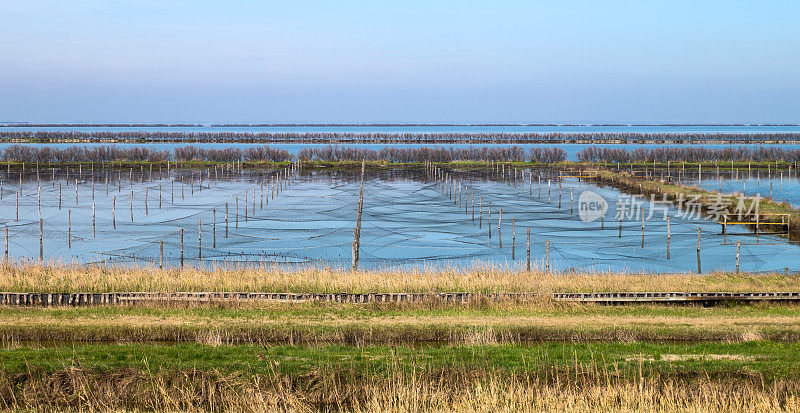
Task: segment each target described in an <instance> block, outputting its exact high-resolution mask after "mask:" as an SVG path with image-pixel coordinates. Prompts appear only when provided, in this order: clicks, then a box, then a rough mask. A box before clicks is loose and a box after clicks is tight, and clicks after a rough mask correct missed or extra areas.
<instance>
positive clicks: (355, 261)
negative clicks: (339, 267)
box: [351, 228, 358, 271]
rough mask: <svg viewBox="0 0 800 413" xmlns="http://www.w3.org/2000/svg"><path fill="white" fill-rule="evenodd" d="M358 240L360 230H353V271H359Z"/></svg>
mask: <svg viewBox="0 0 800 413" xmlns="http://www.w3.org/2000/svg"><path fill="white" fill-rule="evenodd" d="M357 238H358V228H353V251H352V254H353V257H352V258H353V266H352V268H351V270H352V271H355V270H356V269H358V241H356V239H357Z"/></svg>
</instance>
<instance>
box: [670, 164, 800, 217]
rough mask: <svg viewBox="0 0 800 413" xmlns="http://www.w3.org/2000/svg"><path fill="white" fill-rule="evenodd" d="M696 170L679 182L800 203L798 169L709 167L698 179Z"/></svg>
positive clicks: (793, 203) (793, 204) (798, 204)
mask: <svg viewBox="0 0 800 413" xmlns="http://www.w3.org/2000/svg"><path fill="white" fill-rule="evenodd" d="M697 175H698V174H697V173H690V174H686V175H684V176H682V177H681V178H682V179H681V183H683V184H686V185H693V186H699V187H701V188H704V189H707V190H712V191H713V190H716V191H721V192H724V193H739V194H744V195H746V196H748V197H754V196H759V197H761V198H767V197H772V199H774V200H775V201H779V202H781V201H782V202H787V203H789V204H791V205H792V206H794V207H800V177H798V176H797V170H796V169H792V170H791V175H790V171H789V170H788V169H783V170H778V171H775V170H770V171H767V170H750V171H748V170H747V169H746V168H743V169H740V170H739V171H738V172H737V171H733V172H731V171H730V170H729V169H727V170H726V169H721V170H720V172H719V174H717V173H716V172H715V171H709V172H706V173H703V174H702V177H701V179H699V180H698V179H697Z"/></svg>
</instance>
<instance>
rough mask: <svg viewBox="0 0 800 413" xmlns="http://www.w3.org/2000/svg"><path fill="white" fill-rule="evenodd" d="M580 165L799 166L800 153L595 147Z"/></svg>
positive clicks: (586, 152)
mask: <svg viewBox="0 0 800 413" xmlns="http://www.w3.org/2000/svg"><path fill="white" fill-rule="evenodd" d="M576 160H577V161H578V162H592V163H630V162H662V163H664V162H714V161H724V162H746V161H753V162H774V161H780V162H797V161H800V150H798V149H785V148H776V147H769V146H758V147H746V146H738V147H725V148H705V147H696V146H689V147H687V146H684V147H658V148H643V147H639V148H635V149H621V148H603V147H600V146H592V147H589V148H585V149H583V150H582V151H580V152H578V153H577V155H576Z"/></svg>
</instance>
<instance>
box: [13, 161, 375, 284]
mask: <svg viewBox="0 0 800 413" xmlns="http://www.w3.org/2000/svg"><path fill="white" fill-rule="evenodd" d="M301 167H302V163H299V162H298V163H292V164H290V165H289V166H287V167H286V168H283V169H281V170H280V171H278V172H275V173H274V174H272V175H271V176H270V180H269V182H268V183H267V186H268V192H267V204H269V201H270V199H274V198H275V196H277V195H279V194H280V193H281V192H282V191H283V190H285V189H286V187H287V186H288V185H289V184H290V183H291V182H292V180H293V178H294V177H295V176H296V175H297V174H298V173H299V172H300V170H301ZM22 168H23V169H22V170H21V173H20V175H19V190H18V191H17V192H16V217H15V220H16V221H19V197H20V193H22V177H23V175H24V164H23V166H22ZM142 168H143V167H142ZM167 168H168V172H169V168H170V165H169V163H168V166H167ZM150 169H151V179H152V165H151V167H150ZM226 169H228V170H234V171H236V170H238V172H239V173H241V163H240V162H239V163H234V164H232V165H231V166H230V167H229V168H222V167H220V168H219V170H217V166H215V167H214V170H215V176H216V177H217V179H218V176H219V175H218V174H219V171H220V170H221V171H222V172H223V174H224V173H225V171H226ZM67 171H69V170H67ZM36 172H37V174H36V178H37V209H38V213H39V260H40V261H41V260H43V259H44V219H43V218H42V217H41V212H42V211H41V187H42V186H41V183H42V181H41V177H40V174H39V170H38V166H37V170H36ZM207 172H208V180H207V185H208V188H210V182H211V181H210V180H211V174H210V170H209V171H207ZM120 173H121V172H120ZM362 173H363V172H362ZM81 175H82V170H81V167H80V166H79V171H78V178H75V179H74V182H75V205H76V206H78V205H79V197H78V183H79V180H80V179H81ZM53 176H54V177H55V174H54V175H53ZM91 176H92V184H91V186H92V200H94V196H95V191H94V187H95V185H94V170H93V168H92V174H91ZM130 176H131V177H132V169H131V172H130ZM66 179H67V183H69V172H67V178H66ZM3 182H4V180H3V179H2V178H0V200H2V198H3V195H2V193H3ZM119 182H120V190H121V179H120V180H119ZM131 182H132V181H131ZM180 183H181V184H183V179H181V181H180ZM53 185H55V180H53ZM362 186H363V185H362ZM58 188H59V191H58V194H59V196H58V208H59V209H61V207H62V196H61V195H62V191H61V182H59V183H58ZM184 188H185V185H181V196H182V197H184ZM202 188H203V179H202V171H201V178H200V183H199V189H200V190H202ZM260 191H261V192H260V207H259V208H260V209H263V208H264V183H261V184H260ZM158 194H159V197H158V209H161V206H162V202H161V184H160V183H159V191H158ZM191 194H192V195H194V179H192V180H191ZM106 195H107V196H108V195H109V192H108V175H106ZM250 198H252V213H253V215H254V214H255V211H256V187H255V186H253V190H252V197H249V191H245V200H244V208H245V211H244V220H245V222H247V220H248V215H249V211H248V206H249V205H250ZM116 200H117V197H116V196H113V197H112V204H111V205H112V207H111V222H112V227H113V229H114V230H116V229H117V220H116ZM148 200H149V188H147V187H146V188H145V196H144V205H145V214H149V207H148ZM133 201H134V191H131V193H130V219H131V221H130V222H131V223H133V222H134V214H133ZM171 202H172V203H174V202H175V179H172V185H171ZM234 204H235V214H234V218H235V219H234V226H235V228H238V227H239V196H238V195H234ZM211 213H212V223H211V226H212V248H216V246H217V231H216V228H217V211H216V208H212V210H211ZM96 221H97V220H96V209H95V202H92V237H93V238H94V237H96ZM224 222H225V238H228V233H229V230H228V225H229V203H228V202H225V221H224ZM359 223H360V220H359ZM197 225H198V260H201V259H202V256H203V250H202V249H203V246H202V245H203V244H202V242H203V241H202V238H203V222H202V218H201V217H198V218H197ZM179 234H180V265H181V267H183V266H184V228H181V229H180V230H179ZM8 244H9V234H8V227H6V228H5V262H6V264H7V263H8V261H9V246H8ZM67 246H68V248H70V249H71V248H72V210H71V209H69V210H68V211H67ZM163 266H164V241H163V240H161V241H159V267H160V268H163Z"/></svg>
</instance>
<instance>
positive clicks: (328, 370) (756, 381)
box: [0, 343, 800, 412]
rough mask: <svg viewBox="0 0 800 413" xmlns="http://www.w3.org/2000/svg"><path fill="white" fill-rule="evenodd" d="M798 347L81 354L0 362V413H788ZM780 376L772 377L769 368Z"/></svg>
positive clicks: (10, 357)
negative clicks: (27, 412) (3, 411)
mask: <svg viewBox="0 0 800 413" xmlns="http://www.w3.org/2000/svg"><path fill="white" fill-rule="evenodd" d="M798 350H800V348H797V345H783V344H764V343H759V344H758V345H754V344H750V343H748V344H716V345H713V346H709V345H704V346H696V345H658V346H655V345H645V344H581V345H568V344H543V345H536V346H513V345H508V346H467V347H438V348H437V347H425V348H410V347H394V346H392V347H371V346H368V347H340V346H325V347H296V346H267V347H263V346H222V347H213V346H204V345H196V344H192V345H179V346H172V347H170V346H150V345H145V346H134V345H120V346H89V347H87V346H77V347H53V348H39V349H18V350H14V351H7V352H3V353H0V364H1V365H3V366H4V370H3V371H2V372H0V405H2V406H3V407H11V408H25V409H41V410H51V409H64V408H72V409H84V410H94V409H98V410H142V409H144V410H151V409H152V410H176V409H179V410H208V411H210V410H227V411H276V410H278V411H282V410H291V411H297V410H300V411H310V410H342V409H345V410H354V411H487V412H488V411H598V410H623V411H630V410H637V411H755V410H762V411H780V410H785V411H793V410H796V409H798V408H800V398H799V397H798V395H800V385H799V383H798V379H797V378H798V371H797V366H798V361H800V359H798V357H797V354H798ZM776 367H777V368H776Z"/></svg>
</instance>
